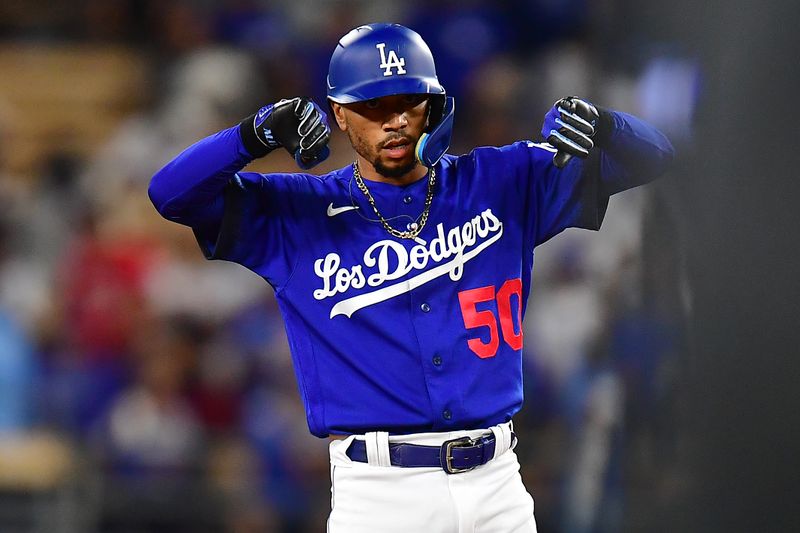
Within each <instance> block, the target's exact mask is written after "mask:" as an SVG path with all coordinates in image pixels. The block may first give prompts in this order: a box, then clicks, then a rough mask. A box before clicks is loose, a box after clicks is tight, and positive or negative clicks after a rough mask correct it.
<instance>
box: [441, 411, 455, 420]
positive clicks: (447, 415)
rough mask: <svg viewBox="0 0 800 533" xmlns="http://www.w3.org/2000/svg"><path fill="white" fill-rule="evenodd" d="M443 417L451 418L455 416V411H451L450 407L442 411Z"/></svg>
mask: <svg viewBox="0 0 800 533" xmlns="http://www.w3.org/2000/svg"><path fill="white" fill-rule="evenodd" d="M442 418H444V419H445V420H450V419H451V418H453V413H451V412H450V409H445V410H444V411H442Z"/></svg>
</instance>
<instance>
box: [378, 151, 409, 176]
mask: <svg viewBox="0 0 800 533" xmlns="http://www.w3.org/2000/svg"><path fill="white" fill-rule="evenodd" d="M416 167H417V160H416V157H415V156H414V154H413V153H411V155H410V156H408V157H403V158H402V159H399V158H394V157H393V158H386V157H379V158H378V160H377V161H376V162H375V170H377V171H378V173H379V174H382V175H383V176H386V177H387V178H399V177H401V176H405V175H406V174H408V173H409V172H411V171H412V170H414V169H415V168H416Z"/></svg>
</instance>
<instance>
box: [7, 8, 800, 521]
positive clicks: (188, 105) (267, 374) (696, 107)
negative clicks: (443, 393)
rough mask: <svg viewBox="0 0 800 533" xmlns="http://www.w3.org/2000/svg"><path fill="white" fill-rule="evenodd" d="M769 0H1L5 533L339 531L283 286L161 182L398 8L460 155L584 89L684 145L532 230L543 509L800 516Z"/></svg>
mask: <svg viewBox="0 0 800 533" xmlns="http://www.w3.org/2000/svg"><path fill="white" fill-rule="evenodd" d="M749 4H750V3H749V2H745V1H743V0H742V1H734V2H707V3H703V5H694V4H693V3H692V2H689V1H686V0H678V1H676V2H670V3H669V5H662V3H661V2H657V1H655V0H649V1H639V2H635V1H633V0H603V1H597V2H592V1H589V0H557V1H553V0H506V1H502V2H488V1H475V0H471V1H470V0H462V1H458V2H456V1H447V0H436V1H434V0H430V1H427V2H422V1H406V2H369V1H359V0H319V1H311V0H306V1H288V0H279V1H271V2H268V1H258V0H229V1H196V2H188V1H186V2H179V1H161V2H159V1H156V0H107V1H103V0H80V1H78V0H72V1H64V2H46V1H43V0H30V1H17V0H9V1H6V2H4V3H3V4H2V5H0V531H3V532H5V531H9V532H16V531H57V532H91V531H119V532H151V531H152V532H162V531H163V532H167V531H169V532H177V531H186V532H199V533H202V532H206V531H208V532H217V531H220V532H221V531H225V532H228V531H230V532H249V531H276V532H305V531H322V530H323V529H324V521H325V517H326V514H327V512H328V510H329V491H328V487H329V482H328V477H327V476H328V464H327V456H326V449H327V446H326V445H327V441H322V440H318V439H315V438H313V437H311V436H310V435H309V434H308V431H307V428H306V425H305V418H304V414H303V409H302V406H301V405H300V403H299V399H298V394H297V391H296V385H295V381H294V377H293V373H292V370H291V363H290V360H289V354H288V349H287V346H286V342H285V337H284V333H283V328H282V325H281V322H280V317H279V316H278V314H277V309H276V306H275V302H274V299H273V297H272V294H271V290H270V289H269V288H268V287H267V286H266V284H264V283H263V282H262V281H261V280H260V279H258V278H257V277H256V276H254V275H252V274H250V273H248V272H246V271H245V270H244V269H242V268H240V267H238V266H236V265H232V264H224V263H219V264H217V263H213V262H206V261H204V260H203V259H202V256H201V254H200V252H199V250H198V249H197V247H196V245H195V244H194V242H193V239H192V236H191V232H190V231H188V230H186V229H185V228H181V227H178V226H176V225H173V224H169V223H167V222H166V221H163V220H161V219H160V218H159V217H158V215H157V214H156V213H155V211H154V210H153V209H152V207H151V205H150V204H149V202H148V200H147V197H146V187H147V183H148V180H149V178H150V176H151V175H152V174H153V172H154V171H155V170H157V169H158V168H159V167H160V166H161V165H163V164H164V163H165V162H167V161H168V160H169V159H170V158H171V157H172V156H173V155H174V154H176V153H177V152H178V151H179V150H180V149H182V148H183V147H185V146H187V145H188V144H190V143H192V142H193V141H195V140H197V139H198V138H200V137H201V136H203V135H206V134H209V133H212V132H214V131H216V130H218V129H220V128H222V127H226V126H228V125H230V124H233V123H235V122H236V121H238V120H239V119H240V118H242V117H244V116H246V115H247V114H249V113H251V112H252V111H253V110H254V109H257V108H258V107H259V106H260V105H261V104H264V103H268V102H272V101H275V100H277V99H279V98H281V97H291V96H295V95H301V94H306V95H310V96H313V97H315V98H317V99H318V101H322V99H323V98H324V87H325V86H324V76H325V72H326V69H327V61H328V59H329V56H330V53H331V51H332V49H333V46H334V45H335V42H336V41H337V39H338V37H339V36H341V35H342V34H343V33H344V32H346V31H347V30H348V29H350V28H352V27H354V26H356V25H358V24H361V23H366V22H373V21H378V20H393V21H397V22H400V23H403V24H406V25H408V26H410V27H412V28H414V29H416V30H417V31H419V32H420V33H421V34H422V36H423V37H424V38H425V39H426V40H427V41H428V43H429V44H430V45H431V47H432V49H433V51H434V55H435V57H436V60H437V66H438V70H439V77H440V79H441V80H442V82H443V84H444V85H445V87H446V88H447V89H448V92H449V93H450V94H452V95H453V96H455V97H456V100H457V103H458V107H457V115H456V131H455V136H454V142H453V149H452V151H453V152H463V151H466V150H468V149H470V148H471V147H473V146H477V145H483V144H505V143H508V142H511V141H513V140H516V139H520V138H533V139H536V137H537V136H538V130H539V128H540V125H541V120H542V116H543V114H544V113H545V112H546V110H547V109H548V108H549V106H550V105H551V104H552V102H553V101H555V100H556V99H557V98H558V97H561V96H564V95H567V94H578V95H581V96H585V97H587V98H589V99H591V100H593V101H595V102H597V103H599V104H602V105H605V106H608V107H613V108H617V109H620V110H623V111H627V112H631V113H634V114H638V115H640V116H642V117H644V118H646V119H647V120H649V121H651V122H652V123H654V124H655V125H657V126H658V127H659V128H661V129H662V130H663V131H665V132H666V133H667V134H668V135H669V136H670V138H671V140H672V141H673V143H674V144H675V146H676V148H677V150H678V153H679V154H680V157H679V160H678V161H677V164H676V166H675V168H674V169H673V170H672V172H671V173H670V175H668V176H666V177H665V178H663V179H662V180H661V181H659V182H657V183H655V184H652V185H650V186H648V187H647V188H644V189H641V190H634V191H629V192H626V193H623V194H621V195H618V196H617V197H615V198H613V199H612V201H611V206H610V208H609V215H608V217H607V219H606V222H605V223H604V227H603V229H602V230H601V231H600V232H599V233H598V234H594V233H589V232H581V231H578V230H574V231H568V232H566V233H565V234H563V235H562V236H560V237H559V238H557V239H555V240H553V241H551V242H550V243H547V244H546V245H545V246H542V247H540V248H539V249H538V251H537V264H536V268H535V269H534V270H535V274H534V277H535V282H534V289H533V291H532V298H531V301H530V302H529V307H528V314H527V317H526V323H525V335H526V349H525V384H526V385H525V386H526V389H527V390H526V404H525V408H524V410H523V412H521V413H520V414H519V416H517V418H516V420H515V424H516V427H517V429H518V431H519V433H521V435H522V443H521V444H520V446H519V447H518V449H517V451H518V453H519V455H520V457H521V462H522V464H523V478H524V479H525V481H526V484H527V486H528V487H529V489H530V490H531V492H532V493H533V495H534V498H535V500H536V503H537V521H538V523H539V529H540V531H542V532H551V531H561V532H565V533H572V532H590V531H598V532H605V531H608V532H611V531H679V530H680V531H755V530H758V531H788V530H792V529H793V528H792V525H794V526H795V527H797V521H798V517H797V512H796V509H797V505H798V503H799V502H800V489H799V488H798V486H799V485H800V484H798V483H797V480H796V472H798V471H800V469H798V468H797V459H796V453H793V452H796V450H797V449H798V446H797V428H796V425H795V424H793V423H792V422H794V421H796V419H797V416H796V413H795V411H796V407H797V406H798V403H797V399H796V394H793V393H792V389H793V387H794V386H795V385H796V381H797V377H798V375H800V372H798V366H800V365H799V364H798V362H797V361H796V357H795V353H794V350H793V347H794V346H797V345H798V342H797V341H798V340H800V339H798V335H800V333H799V332H798V328H797V327H796V323H797V318H796V317H797V311H798V310H797V304H796V297H797V295H798V292H797V290H796V289H797V281H796V277H797V272H798V269H797V255H798V254H797V252H796V251H795V249H796V243H794V242H793V240H792V235H791V229H793V227H794V221H795V220H796V215H795V213H794V211H795V206H796V201H795V200H794V198H796V197H797V196H798V192H800V191H798V185H797V183H798V182H797V180H796V177H795V176H794V175H793V169H794V168H797V163H798V161H797V159H798V157H799V155H798V151H797V150H796V148H793V146H795V145H796V144H797V141H796V138H797V135H796V133H797V126H796V124H797V123H798V121H797V118H798V117H797V114H798V108H797V106H796V105H792V104H791V101H792V100H791V98H792V97H794V96H796V90H797V85H798V72H797V68H796V65H795V62H794V60H793V59H792V57H793V56H794V55H796V53H797V52H798V51H800V46H798V37H797V36H796V35H792V33H791V31H790V29H789V26H790V25H789V24H787V23H786V22H785V21H791V20H797V19H798V15H799V14H800V13H798V7H797V6H796V5H794V4H793V3H792V2H772V3H770V2H764V3H759V5H758V6H751V5H749ZM332 148H333V155H332V157H331V159H330V160H329V161H328V162H326V163H325V165H324V166H323V167H322V168H320V169H319V171H320V172H322V171H324V170H328V169H332V168H336V167H339V166H342V165H345V164H347V163H348V162H349V159H350V149H349V145H348V144H347V141H346V139H345V138H344V136H343V135H340V134H336V135H334V138H333V140H332ZM253 168H255V169H258V170H261V171H264V172H269V171H277V170H291V169H292V168H293V166H292V161H291V159H290V158H288V156H285V155H284V154H282V153H281V154H277V153H276V154H274V155H272V156H270V157H269V158H267V159H264V160H262V161H259V162H257V164H255V165H253ZM795 241H796V239H795ZM343 386H345V384H343ZM793 473H794V474H793ZM795 530H796V529H795Z"/></svg>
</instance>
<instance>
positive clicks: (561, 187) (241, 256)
mask: <svg viewBox="0 0 800 533" xmlns="http://www.w3.org/2000/svg"><path fill="white" fill-rule="evenodd" d="M613 116H614V120H615V125H616V129H615V132H614V134H613V135H612V138H611V142H610V143H609V144H610V146H609V147H608V149H604V150H595V151H594V152H595V153H594V155H593V156H591V157H590V158H589V159H588V160H586V161H581V160H577V159H574V160H573V161H571V162H570V163H569V164H568V165H567V166H566V168H564V169H563V170H562V169H558V168H556V167H555V166H554V165H553V163H552V158H553V149H552V148H551V147H550V146H549V145H546V144H538V143H534V142H530V141H521V142H517V143H514V144H511V145H508V146H503V147H499V148H498V147H482V148H477V149H475V150H473V151H472V152H471V153H469V154H467V155H463V156H460V157H455V156H452V155H445V156H444V157H443V158H442V160H441V161H440V162H439V163H438V164H437V165H436V166H435V168H434V171H435V185H434V188H433V200H432V204H431V207H430V216H429V218H428V220H427V224H426V225H425V227H424V229H423V230H422V231H421V233H420V234H419V236H418V237H417V238H416V239H414V240H409V239H401V238H395V237H393V236H391V235H390V234H389V233H388V232H387V231H386V229H384V227H383V226H382V224H381V223H380V222H379V221H378V217H377V216H376V214H375V212H374V211H373V208H372V206H371V205H370V204H369V202H368V201H367V199H366V197H365V195H364V194H363V193H362V192H361V191H360V190H359V189H358V187H357V186H356V182H355V180H354V178H353V168H352V166H347V167H345V168H342V169H339V170H337V171H334V172H331V173H329V174H326V175H323V176H316V175H311V174H267V175H264V174H257V173H250V172H241V171H240V170H241V169H242V168H243V167H244V165H245V164H247V163H248V162H249V161H250V156H249V154H247V152H246V150H245V149H244V147H243V146H242V141H241V138H240V136H239V132H238V128H231V129H228V130H223V131H222V132H220V133H218V134H216V135H213V136H211V137H208V138H206V139H204V140H202V141H200V142H199V143H197V144H195V145H194V146H192V147H190V148H189V149H187V150H186V151H185V152H184V153H182V154H181V155H179V156H178V157H177V158H176V159H175V160H174V161H173V162H171V163H170V164H169V165H167V166H166V167H165V168H164V169H162V170H161V171H160V172H159V173H158V174H156V176H155V177H154V178H153V181H152V183H151V187H150V195H151V198H152V200H153V202H154V203H155V205H156V206H157V208H158V209H159V211H160V212H161V213H162V214H163V215H164V216H166V217H167V218H169V219H171V220H174V221H176V222H180V223H183V224H186V225H189V226H191V227H192V228H193V229H194V232H195V235H196V237H197V239H198V241H199V243H200V246H201V248H202V249H203V252H204V253H205V255H206V256H207V257H208V258H213V259H225V260H229V261H234V262H236V263H239V264H241V265H244V266H245V267H247V268H248V269H250V270H252V271H253V272H255V273H256V274H258V275H259V276H261V277H263V278H264V279H265V280H266V281H268V282H269V284H270V285H272V287H273V288H274V289H275V295H276V299H277V301H278V304H279V306H280V310H281V313H282V315H283V319H284V323H285V327H286V334H287V336H288V340H289V345H290V347H291V352H292V357H293V362H294V368H295V373H296V376H297V381H298V384H299V389H300V394H301V397H302V400H303V402H304V404H305V409H306V415H307V419H308V425H309V428H310V430H311V432H312V433H313V434H314V435H317V436H320V437H322V436H326V435H328V434H349V433H364V432H366V431H377V430H382V431H389V432H391V433H409V432H425V431H448V430H454V429H474V428H485V427H489V426H492V425H495V424H498V423H501V422H505V421H508V420H509V419H510V418H511V417H512V415H514V413H516V412H517V411H518V410H519V408H520V407H521V405H522V347H523V334H522V326H521V323H522V320H523V316H524V313H525V306H526V302H527V299H528V294H529V291H530V279H531V270H532V268H533V256H534V248H535V247H536V245H538V244H540V243H542V242H544V241H546V240H548V239H550V238H551V237H553V236H554V235H556V234H558V233H559V232H561V231H562V230H564V229H565V228H567V227H581V228H588V229H598V228H599V227H600V223H601V221H602V219H603V215H604V213H605V210H606V206H607V203H608V197H609V195H610V194H613V193H615V192H618V191H620V190H624V189H626V188H629V187H632V186H634V185H638V184H640V183H644V182H646V181H648V180H650V179H652V178H654V177H655V176H656V175H657V174H659V173H660V172H661V170H662V169H663V167H664V163H666V162H667V161H668V160H669V159H670V157H671V146H670V145H669V142H668V141H667V140H666V139H665V138H664V137H663V136H662V135H661V134H660V133H658V132H657V131H656V130H654V129H653V128H651V127H650V126H648V125H646V124H644V123H643V122H641V121H639V120H638V119H636V118H634V117H631V116H630V115H625V114H623V113H617V112H614V113H613ZM366 183H367V186H368V187H369V190H370V192H371V194H372V196H373V197H374V200H375V203H376V205H377V206H378V208H379V210H380V212H381V214H382V215H383V216H384V217H385V218H386V219H388V221H389V223H390V224H391V225H393V226H394V227H395V228H397V229H400V230H405V229H406V224H407V223H408V222H411V221H414V220H417V218H418V217H419V216H420V214H421V213H422V211H423V207H424V203H425V199H426V193H427V188H428V179H421V180H419V181H417V182H415V183H412V184H410V185H407V186H396V185H392V184H387V183H378V182H371V181H367V182H366Z"/></svg>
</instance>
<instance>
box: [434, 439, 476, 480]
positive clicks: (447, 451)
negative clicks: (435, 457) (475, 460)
mask: <svg viewBox="0 0 800 533" xmlns="http://www.w3.org/2000/svg"><path fill="white" fill-rule="evenodd" d="M477 442H478V439H471V438H469V437H461V438H459V439H453V440H448V441H447V442H445V443H444V444H442V449H443V450H442V451H443V452H444V460H443V461H442V469H443V470H444V471H445V472H447V473H448V474H460V473H461V472H469V471H470V470H472V469H473V468H475V466H471V467H469V468H456V467H454V466H453V448H468V447H470V446H475V444H476V443H477ZM476 466H477V465H476Z"/></svg>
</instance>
